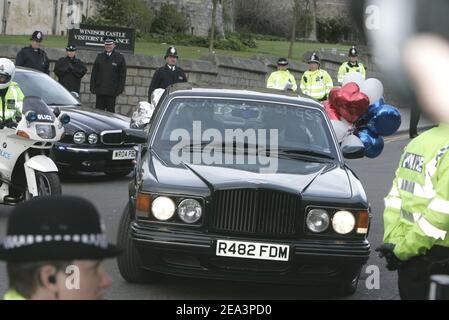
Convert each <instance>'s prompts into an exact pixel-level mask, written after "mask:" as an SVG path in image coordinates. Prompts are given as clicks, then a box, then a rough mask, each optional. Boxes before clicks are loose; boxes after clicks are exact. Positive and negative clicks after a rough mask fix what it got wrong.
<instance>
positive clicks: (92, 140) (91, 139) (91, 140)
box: [87, 133, 98, 144]
mask: <svg viewBox="0 0 449 320" xmlns="http://www.w3.org/2000/svg"><path fill="white" fill-rule="evenodd" d="M87 140H88V141H89V143H90V144H96V143H97V142H98V136H97V134H95V133H91V134H90V135H89V137H87Z"/></svg>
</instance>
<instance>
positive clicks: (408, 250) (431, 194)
mask: <svg viewBox="0 0 449 320" xmlns="http://www.w3.org/2000/svg"><path fill="white" fill-rule="evenodd" d="M384 224H385V231H384V243H385V244H383V245H382V246H381V247H379V248H377V249H376V251H379V252H380V256H381V257H385V258H386V259H387V268H388V269H389V270H398V285H399V293H400V296H401V298H402V299H426V298H427V291H428V289H429V276H430V275H431V274H435V273H445V274H449V264H448V261H449V236H448V232H449V125H448V124H440V125H439V126H438V127H436V128H433V129H431V130H428V131H426V132H425V133H423V134H422V135H420V136H419V137H417V138H416V139H414V140H412V141H411V142H410V143H409V144H408V145H407V146H406V147H405V150H404V153H403V155H402V157H401V160H400V163H399V168H398V169H397V170H396V176H395V179H394V181H393V187H392V188H391V191H390V193H389V194H388V195H387V197H386V198H385V211H384Z"/></svg>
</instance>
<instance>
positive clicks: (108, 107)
mask: <svg viewBox="0 0 449 320" xmlns="http://www.w3.org/2000/svg"><path fill="white" fill-rule="evenodd" d="M115 98H116V97H115V96H106V95H102V94H97V100H96V101H95V108H97V109H100V110H105V111H109V112H115Z"/></svg>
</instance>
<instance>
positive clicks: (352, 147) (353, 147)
mask: <svg viewBox="0 0 449 320" xmlns="http://www.w3.org/2000/svg"><path fill="white" fill-rule="evenodd" d="M341 152H342V153H343V156H344V157H345V158H346V159H360V158H363V157H364V156H365V146H364V145H363V143H362V141H360V139H359V138H357V137H356V136H355V135H349V136H347V137H345V138H343V141H342V142H341Z"/></svg>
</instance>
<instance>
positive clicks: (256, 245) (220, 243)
mask: <svg viewBox="0 0 449 320" xmlns="http://www.w3.org/2000/svg"><path fill="white" fill-rule="evenodd" d="M289 253H290V246H288V245H282V244H270V243H260V242H243V241H228V240H217V250H216V255H217V256H221V257H235V258H247V259H260V260H275V261H288V257H289Z"/></svg>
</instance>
